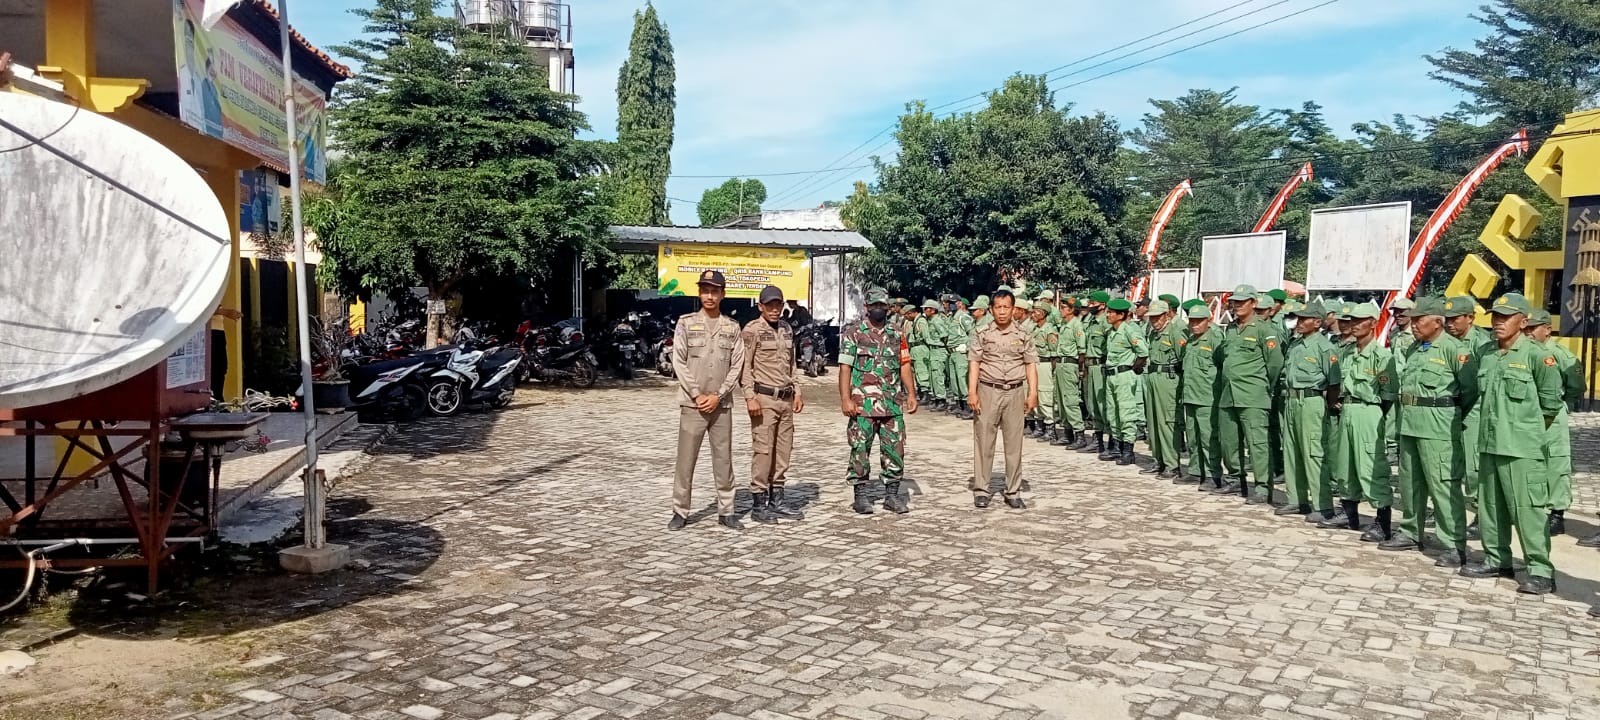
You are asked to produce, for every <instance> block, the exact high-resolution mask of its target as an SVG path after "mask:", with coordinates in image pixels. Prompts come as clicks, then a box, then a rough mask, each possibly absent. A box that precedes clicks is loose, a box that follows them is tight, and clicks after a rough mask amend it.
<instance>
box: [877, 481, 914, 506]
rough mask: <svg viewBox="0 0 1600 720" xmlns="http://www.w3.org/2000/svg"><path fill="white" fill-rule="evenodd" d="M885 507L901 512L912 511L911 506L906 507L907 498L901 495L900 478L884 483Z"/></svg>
mask: <svg viewBox="0 0 1600 720" xmlns="http://www.w3.org/2000/svg"><path fill="white" fill-rule="evenodd" d="M883 509H885V510H888V511H889V512H893V513H900V514H905V513H908V512H911V508H909V507H906V500H905V498H903V497H900V481H899V480H896V481H894V482H888V483H884V484H883Z"/></svg>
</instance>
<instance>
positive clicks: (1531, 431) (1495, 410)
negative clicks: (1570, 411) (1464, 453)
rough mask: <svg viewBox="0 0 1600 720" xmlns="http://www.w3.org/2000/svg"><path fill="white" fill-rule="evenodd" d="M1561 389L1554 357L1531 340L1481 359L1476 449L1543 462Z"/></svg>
mask: <svg viewBox="0 0 1600 720" xmlns="http://www.w3.org/2000/svg"><path fill="white" fill-rule="evenodd" d="M1561 387H1562V384H1561V370H1560V369H1559V368H1557V367H1556V357H1555V355H1552V354H1551V353H1550V350H1549V349H1547V348H1545V347H1544V346H1543V345H1540V344H1539V343H1537V342H1535V341H1534V340H1533V339H1531V338H1527V337H1519V338H1517V342H1516V343H1515V344H1514V345H1512V346H1511V349H1509V350H1500V349H1498V348H1496V349H1495V351H1494V352H1490V353H1486V354H1485V355H1483V357H1481V358H1479V359H1478V402H1479V403H1480V412H1481V414H1480V415H1479V417H1478V438H1477V440H1478V442H1477V448H1478V450H1480V451H1482V452H1486V453H1493V454H1495V455H1504V456H1507V457H1520V458H1543V457H1544V444H1545V429H1546V428H1545V420H1546V418H1554V417H1555V416H1556V413H1558V412H1560V411H1561V408H1562V402H1561ZM1468 441H1469V442H1470V441H1471V438H1469V439H1468Z"/></svg>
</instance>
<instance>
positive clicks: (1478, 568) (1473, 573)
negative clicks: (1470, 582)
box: [1456, 559, 1517, 578]
mask: <svg viewBox="0 0 1600 720" xmlns="http://www.w3.org/2000/svg"><path fill="white" fill-rule="evenodd" d="M1456 574H1457V575H1460V576H1461V577H1469V578H1514V577H1516V576H1517V573H1516V571H1515V570H1512V569H1511V568H1509V567H1503V568H1497V567H1494V566H1492V565H1490V564H1489V562H1488V560H1487V559H1485V560H1484V562H1481V563H1469V564H1467V565H1462V566H1461V569H1460V570H1457V571H1456Z"/></svg>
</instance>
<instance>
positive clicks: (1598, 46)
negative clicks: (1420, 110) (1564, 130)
mask: <svg viewBox="0 0 1600 720" xmlns="http://www.w3.org/2000/svg"><path fill="white" fill-rule="evenodd" d="M1479 13H1480V14H1478V15H1474V16H1473V18H1474V19H1476V20H1478V21H1479V22H1481V23H1483V24H1484V25H1486V26H1488V29H1489V33H1488V34H1487V35H1485V36H1484V37H1482V38H1479V39H1478V41H1477V42H1476V43H1475V44H1474V50H1470V51H1469V50H1460V49H1456V48H1446V49H1445V50H1443V51H1442V52H1440V53H1439V54H1438V55H1431V56H1428V58H1427V59H1428V62H1430V63H1432V64H1433V67H1434V70H1433V72H1432V73H1430V75H1431V76H1432V77H1433V78H1435V79H1437V80H1439V81H1441V82H1443V83H1445V84H1447V85H1449V86H1451V87H1454V88H1456V89H1458V90H1461V91H1462V92H1465V93H1466V94H1467V95H1468V96H1470V98H1471V99H1470V100H1468V101H1465V102H1463V103H1462V104H1461V110H1462V111H1463V112H1466V113H1470V114H1473V115H1491V116H1494V117H1495V118H1496V119H1497V120H1498V121H1499V123H1500V124H1501V125H1502V126H1503V129H1506V130H1510V129H1511V128H1515V127H1518V126H1524V125H1526V126H1534V127H1539V126H1544V127H1548V126H1550V125H1553V124H1555V123H1556V122H1559V121H1560V120H1561V117H1562V116H1563V115H1565V114H1566V113H1569V112H1572V111H1573V110H1576V109H1578V108H1580V107H1585V106H1589V105H1592V104H1593V103H1594V102H1595V100H1596V99H1597V98H1600V72H1597V71H1600V6H1596V4H1595V3H1594V2H1593V0H1494V3H1493V4H1489V5H1483V6H1481V7H1480V8H1479Z"/></svg>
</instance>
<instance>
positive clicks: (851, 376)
mask: <svg viewBox="0 0 1600 720" xmlns="http://www.w3.org/2000/svg"><path fill="white" fill-rule="evenodd" d="M866 301H867V307H866V316H867V317H866V319H864V320H862V321H861V322H859V323H857V324H856V325H855V326H854V327H851V328H849V329H848V330H846V331H845V332H844V333H843V334H842V335H840V337H839V409H840V412H842V413H844V416H845V417H846V418H849V421H848V424H847V425H846V426H845V439H846V440H847V441H848V442H849V443H850V470H849V474H848V475H847V478H848V480H849V482H850V485H851V487H852V488H853V490H854V493H855V502H854V503H853V504H852V505H851V508H852V509H854V510H855V511H856V512H858V513H861V514H863V515H870V514H872V498H871V495H870V494H869V493H868V490H867V483H868V478H869V477H870V475H871V472H870V470H871V466H870V464H869V460H870V459H871V454H872V441H873V439H874V438H876V439H877V440H878V452H879V455H880V462H879V464H880V466H881V468H882V472H881V475H880V478H881V480H882V481H883V487H884V497H883V508H884V509H885V510H889V511H891V512H896V513H904V512H907V511H908V510H909V508H907V507H906V503H905V499H904V498H902V497H901V496H900V478H901V476H902V475H903V474H904V473H905V451H906V442H905V440H906V421H905V414H906V413H915V412H916V411H917V381H916V377H915V376H914V375H913V374H912V369H911V353H910V351H909V349H908V348H907V346H906V341H905V338H903V337H902V336H901V335H900V333H899V332H898V331H896V330H895V329H894V328H893V327H890V326H889V324H888V316H889V295H888V293H887V292H885V291H884V289H883V288H876V287H875V288H871V289H869V290H867V297H866Z"/></svg>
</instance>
